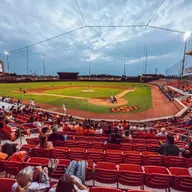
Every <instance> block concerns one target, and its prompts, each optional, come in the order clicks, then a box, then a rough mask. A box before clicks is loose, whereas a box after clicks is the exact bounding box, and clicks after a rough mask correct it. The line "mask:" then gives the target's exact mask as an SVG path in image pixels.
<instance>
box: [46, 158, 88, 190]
mask: <svg viewBox="0 0 192 192" xmlns="http://www.w3.org/2000/svg"><path fill="white" fill-rule="evenodd" d="M86 166H87V165H86V162H85V161H80V162H77V161H71V163H70V165H69V166H68V168H67V170H66V172H65V174H64V175H63V176H62V177H61V178H60V179H59V182H58V183H57V185H55V186H53V187H52V188H51V189H50V191H49V192H63V191H65V192H74V191H76V192H88V188H87V187H86V186H84V185H83V183H84V182H85V170H86Z"/></svg>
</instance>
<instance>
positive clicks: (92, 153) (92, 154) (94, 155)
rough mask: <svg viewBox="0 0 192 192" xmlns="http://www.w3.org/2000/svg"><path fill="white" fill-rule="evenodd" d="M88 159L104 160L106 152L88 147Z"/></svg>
mask: <svg viewBox="0 0 192 192" xmlns="http://www.w3.org/2000/svg"><path fill="white" fill-rule="evenodd" d="M86 159H91V160H93V161H94V162H97V161H104V153H103V150H102V149H87V153H86Z"/></svg>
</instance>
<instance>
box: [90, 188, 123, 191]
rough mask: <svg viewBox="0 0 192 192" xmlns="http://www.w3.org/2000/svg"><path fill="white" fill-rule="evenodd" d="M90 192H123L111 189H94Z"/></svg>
mask: <svg viewBox="0 0 192 192" xmlns="http://www.w3.org/2000/svg"><path fill="white" fill-rule="evenodd" d="M90 192H122V190H121V189H115V188H110V187H92V188H91V191H90Z"/></svg>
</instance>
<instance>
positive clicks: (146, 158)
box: [143, 153, 163, 166]
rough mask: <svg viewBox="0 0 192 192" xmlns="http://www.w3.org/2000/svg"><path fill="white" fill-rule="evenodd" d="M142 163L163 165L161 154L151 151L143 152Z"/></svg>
mask: <svg viewBox="0 0 192 192" xmlns="http://www.w3.org/2000/svg"><path fill="white" fill-rule="evenodd" d="M143 164H144V165H160V166H161V165H163V156H161V155H158V154H157V155H156V154H153V153H151V154H150V153H148V154H146V153H144V154H143Z"/></svg>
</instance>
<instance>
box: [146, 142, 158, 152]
mask: <svg viewBox="0 0 192 192" xmlns="http://www.w3.org/2000/svg"><path fill="white" fill-rule="evenodd" d="M159 148H160V146H159V145H157V144H148V151H151V152H158V151H159Z"/></svg>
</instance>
